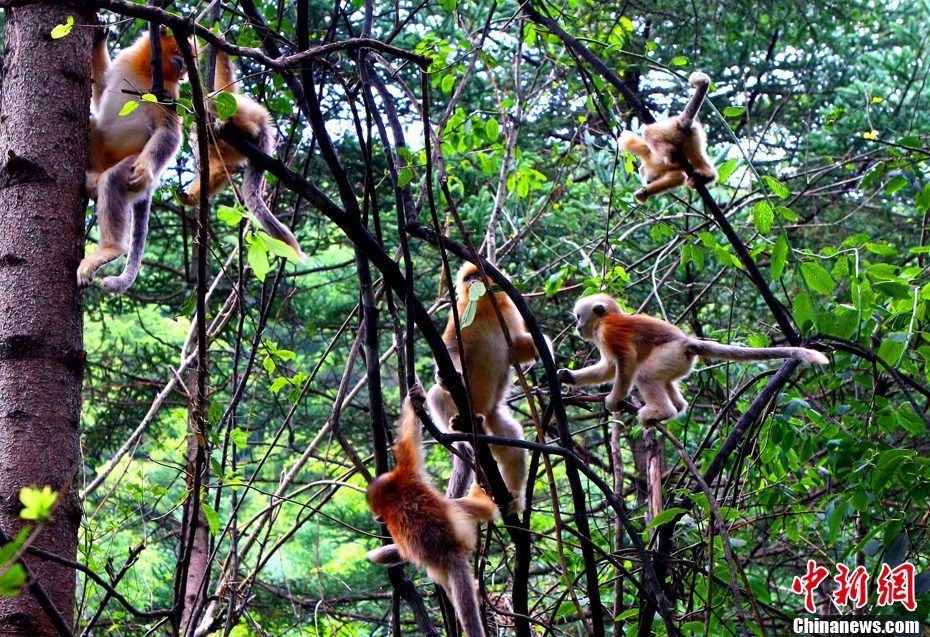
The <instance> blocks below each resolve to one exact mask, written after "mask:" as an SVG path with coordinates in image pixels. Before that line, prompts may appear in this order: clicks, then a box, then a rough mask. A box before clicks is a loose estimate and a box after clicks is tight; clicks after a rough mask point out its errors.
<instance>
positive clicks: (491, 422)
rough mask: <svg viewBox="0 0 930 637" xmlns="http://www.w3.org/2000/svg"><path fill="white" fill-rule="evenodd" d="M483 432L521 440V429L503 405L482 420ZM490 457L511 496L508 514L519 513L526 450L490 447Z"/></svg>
mask: <svg viewBox="0 0 930 637" xmlns="http://www.w3.org/2000/svg"><path fill="white" fill-rule="evenodd" d="M484 430H485V431H486V432H487V433H488V434H489V435H492V436H500V437H502V438H512V439H513V440H523V428H522V427H521V426H520V424H519V423H518V422H517V421H516V420H514V418H513V416H511V415H510V411H509V410H508V409H507V407H506V406H504V405H499V406H498V407H497V408H496V409H495V410H494V411H492V412H491V413H490V414H489V415H488V417H486V418H485V419H484ZM491 455H492V456H494V460H495V461H496V462H497V466H498V467H499V468H500V472H501V477H502V478H504V484H506V485H507V490H508V491H510V494H511V495H512V496H513V500H512V501H511V503H510V512H511V513H520V512H521V511H523V507H524V506H525V500H526V449H521V448H519V447H505V446H503V445H491Z"/></svg>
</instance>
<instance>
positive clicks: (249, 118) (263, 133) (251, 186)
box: [177, 51, 307, 261]
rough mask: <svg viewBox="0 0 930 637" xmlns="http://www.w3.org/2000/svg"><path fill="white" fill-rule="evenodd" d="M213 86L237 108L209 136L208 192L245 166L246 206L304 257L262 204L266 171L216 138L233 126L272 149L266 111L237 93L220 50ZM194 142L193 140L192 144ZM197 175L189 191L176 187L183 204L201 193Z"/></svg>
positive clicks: (212, 192)
mask: <svg viewBox="0 0 930 637" xmlns="http://www.w3.org/2000/svg"><path fill="white" fill-rule="evenodd" d="M213 90H214V91H226V92H228V93H231V94H232V95H233V97H234V98H235V100H236V112H235V113H234V114H233V115H232V117H230V118H229V119H228V120H226V121H221V122H218V123H217V127H216V135H214V136H213V138H211V139H210V144H209V147H208V148H209V155H210V176H209V184H208V191H207V192H208V194H209V196H210V197H212V196H213V195H215V194H216V193H217V192H219V191H220V190H222V189H223V188H225V187H226V186H227V185H228V184H229V175H230V173H231V172H233V171H236V170H238V169H239V168H240V167H243V166H244V167H245V170H244V171H243V174H242V199H243V202H244V203H245V207H246V208H247V209H248V210H249V212H251V213H252V214H253V215H254V216H255V218H256V219H257V220H258V222H259V224H260V225H261V227H262V229H263V230H264V231H265V232H267V233H268V234H269V235H271V236H272V237H274V238H275V239H277V240H279V241H283V242H284V243H286V244H287V245H289V246H290V247H291V248H292V249H293V250H294V252H295V253H296V254H297V258H298V259H299V260H300V261H306V259H307V257H306V255H305V254H304V252H303V250H301V249H300V244H298V243H297V239H295V238H294V234H293V233H292V232H291V231H290V230H289V229H288V228H287V226H285V225H284V224H282V223H281V222H280V221H279V220H278V218H277V217H275V216H274V214H272V212H271V210H269V209H268V206H267V205H266V204H265V201H264V199H263V194H264V190H265V173H264V171H263V170H261V169H260V168H258V167H256V166H255V165H254V164H252V163H251V162H249V160H248V159H247V158H246V157H245V155H243V154H242V153H240V152H239V151H237V150H236V149H235V148H233V147H232V146H230V145H229V143H227V142H226V141H224V140H222V139H220V138H219V133H220V132H221V131H222V129H223V128H224V127H226V126H234V127H236V128H238V129H239V130H241V131H242V132H244V133H245V134H246V135H247V136H248V137H249V139H250V140H251V141H252V143H254V144H255V145H256V146H257V147H258V149H259V150H261V151H262V152H264V153H265V154H266V155H271V154H272V153H273V152H274V131H273V129H272V128H271V124H270V123H269V117H268V111H267V110H265V108H264V107H263V106H262V105H261V104H259V103H258V102H256V101H255V100H253V99H252V98H250V97H248V96H246V95H242V94H241V93H239V90H238V86H237V83H236V71H235V67H234V66H233V63H232V61H231V60H230V59H229V56H228V55H227V54H226V53H224V52H223V51H217V53H216V70H215V72H214V75H213ZM192 145H194V144H192ZM201 187H202V186H201V184H200V177H199V175H198V177H197V179H196V180H195V181H194V183H193V185H192V186H191V189H190V191H189V192H184V191H178V193H177V197H178V201H180V202H181V203H182V204H184V205H186V206H193V205H195V204H196V203H197V201H198V199H199V197H200V190H201Z"/></svg>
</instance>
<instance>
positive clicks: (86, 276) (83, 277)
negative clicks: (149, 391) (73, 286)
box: [77, 259, 94, 288]
mask: <svg viewBox="0 0 930 637" xmlns="http://www.w3.org/2000/svg"><path fill="white" fill-rule="evenodd" d="M86 261H87V259H84V260H83V261H81V264H80V265H79V266H78V269H77V284H78V287H79V288H86V287H88V286H90V284H91V283H93V282H94V267H93V266H92V265H90V264H89V263H86Z"/></svg>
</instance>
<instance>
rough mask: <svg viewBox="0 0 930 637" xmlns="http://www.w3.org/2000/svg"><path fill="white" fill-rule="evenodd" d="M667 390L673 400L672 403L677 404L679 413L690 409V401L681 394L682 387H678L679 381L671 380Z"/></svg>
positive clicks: (676, 407)
mask: <svg viewBox="0 0 930 637" xmlns="http://www.w3.org/2000/svg"><path fill="white" fill-rule="evenodd" d="M665 390H666V391H667V392H668V397H669V399H670V400H671V401H672V404H673V405H675V409H677V410H678V415H679V416H680V415H682V414H683V413H685V411H686V410H687V409H688V401H687V400H685V397H684V396H682V395H681V389H679V388H678V383H676V382H675V381H673V380H672V381H669V382H668V384H667V385H666V387H665Z"/></svg>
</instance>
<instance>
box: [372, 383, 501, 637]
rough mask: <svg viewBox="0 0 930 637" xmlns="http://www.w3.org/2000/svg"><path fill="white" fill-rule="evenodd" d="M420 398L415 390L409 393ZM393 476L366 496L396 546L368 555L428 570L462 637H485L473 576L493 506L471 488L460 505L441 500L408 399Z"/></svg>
mask: <svg viewBox="0 0 930 637" xmlns="http://www.w3.org/2000/svg"><path fill="white" fill-rule="evenodd" d="M416 391H419V392H422V389H420V388H419V386H417V387H416V388H415V389H413V390H412V391H411V393H413V392H416ZM394 458H395V460H396V464H395V466H394V469H393V471H390V472H388V473H384V474H382V475H380V476H378V477H377V478H376V479H375V480H374V481H373V482H372V483H371V484H370V485H369V486H368V490H367V492H366V498H367V499H368V505H369V507H370V508H371V512H372V513H373V514H374V515H375V518H376V519H377V520H378V521H379V522H383V523H384V524H385V525H386V526H387V528H388V531H389V532H390V534H391V538H392V539H393V540H394V543H393V544H388V545H385V546H382V547H380V548H377V549H375V550H373V551H369V553H368V559H369V560H371V561H372V562H374V563H376V564H382V565H384V566H394V565H397V564H402V563H403V562H410V563H412V564H414V565H416V566H418V567H420V568H422V569H425V570H426V574H427V575H428V576H429V578H430V579H431V580H432V581H433V582H435V583H436V584H438V585H439V586H441V587H442V588H443V590H445V592H446V595H448V597H449V600H450V601H451V602H452V606H453V607H454V608H455V615H456V617H457V618H458V620H459V623H460V624H461V625H462V629H463V630H464V632H465V635H466V637H485V631H484V623H483V622H482V621H481V612H480V607H479V605H478V590H477V589H478V584H477V582H476V581H475V578H474V576H473V575H472V566H471V556H472V554H473V553H474V551H475V542H476V539H477V538H476V536H477V533H476V528H475V525H476V522H477V521H481V520H483V521H487V520H493V519H495V518H496V517H497V515H498V512H497V507H496V506H495V505H494V502H493V501H491V499H490V498H489V497H488V496H487V495H486V494H485V493H484V491H482V490H481V488H480V487H478V486H477V485H474V486H473V487H472V489H471V492H470V493H469V494H468V495H467V496H465V497H463V498H458V499H454V500H453V499H448V498H445V497H444V496H443V495H442V494H441V493H440V492H439V491H438V490H437V489H436V488H435V487H434V486H433V484H432V482H431V480H430V477H429V475H428V474H427V473H426V470H425V469H424V468H423V445H422V442H421V434H420V424H419V423H418V422H417V418H416V414H415V413H414V411H413V407H412V406H411V404H410V399H409V398H408V399H407V400H406V401H404V409H403V414H402V415H401V420H400V425H399V431H398V435H397V440H396V442H395V444H394Z"/></svg>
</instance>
